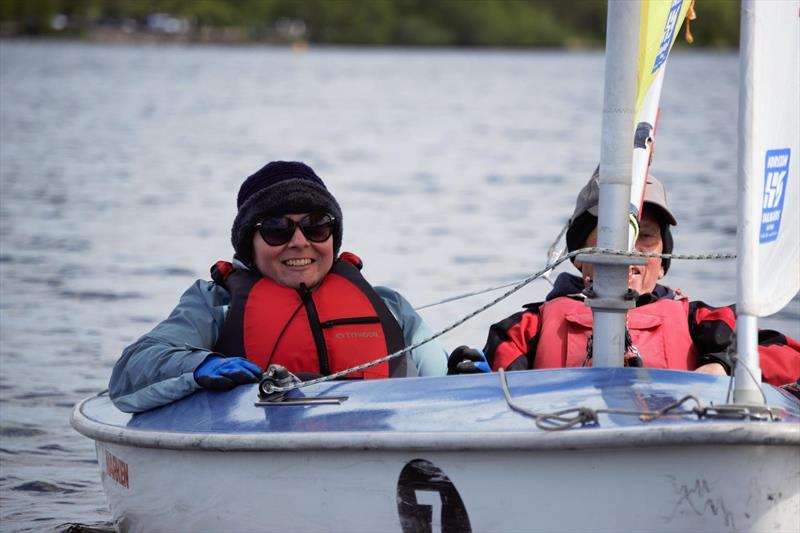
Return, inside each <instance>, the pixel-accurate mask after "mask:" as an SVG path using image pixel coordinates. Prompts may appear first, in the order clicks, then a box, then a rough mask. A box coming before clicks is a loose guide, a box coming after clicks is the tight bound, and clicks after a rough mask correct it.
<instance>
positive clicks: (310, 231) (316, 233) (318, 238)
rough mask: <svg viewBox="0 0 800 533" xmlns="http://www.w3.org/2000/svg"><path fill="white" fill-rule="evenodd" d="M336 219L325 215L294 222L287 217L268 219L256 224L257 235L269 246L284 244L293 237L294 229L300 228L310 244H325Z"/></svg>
mask: <svg viewBox="0 0 800 533" xmlns="http://www.w3.org/2000/svg"><path fill="white" fill-rule="evenodd" d="M335 222H336V219H335V218H333V217H332V216H331V215H329V214H327V213H313V214H310V215H306V216H304V217H303V218H301V219H300V220H299V221H298V222H295V221H294V220H292V219H291V218H288V217H268V218H265V219H264V220H262V221H261V222H259V223H258V224H256V228H258V233H259V234H260V235H261V238H262V239H264V242H265V243H267V244H269V245H270V246H280V245H282V244H286V243H287V242H289V241H290V240H292V237H293V236H294V230H295V228H300V231H301V232H302V233H303V235H304V236H305V238H306V239H308V240H309V241H311V242H325V241H327V240H328V239H330V237H331V233H333V225H334V223H335Z"/></svg>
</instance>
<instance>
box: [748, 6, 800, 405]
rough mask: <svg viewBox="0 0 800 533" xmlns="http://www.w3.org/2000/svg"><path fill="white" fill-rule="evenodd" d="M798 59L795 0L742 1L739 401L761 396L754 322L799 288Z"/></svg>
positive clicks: (799, 22) (799, 9) (799, 16)
mask: <svg viewBox="0 0 800 533" xmlns="http://www.w3.org/2000/svg"><path fill="white" fill-rule="evenodd" d="M798 54H800V0H757V1H756V0H742V16H741V41H740V46H739V55H740V66H739V169H738V185H739V196H738V217H739V218H738V221H739V223H738V228H737V251H738V260H737V269H738V276H737V280H738V284H737V297H736V306H737V309H736V310H737V313H738V320H737V325H736V342H737V355H738V361H739V363H738V364H737V368H736V370H735V372H736V386H735V389H734V400H735V401H736V402H737V403H753V402H758V401H760V398H761V392H760V390H759V388H758V387H759V382H760V381H761V369H760V366H761V365H760V362H759V353H758V344H757V342H758V317H760V316H766V315H770V314H772V313H775V312H776V311H779V310H780V309H781V308H782V307H784V306H785V305H786V304H787V303H788V302H789V300H791V299H792V297H794V295H795V294H797V291H798V289H800V179H798V161H797V157H798V155H800V154H798V152H799V151H800V150H798V145H799V144H800V64H799V63H798ZM742 366H743V367H744V368H741V367H742Z"/></svg>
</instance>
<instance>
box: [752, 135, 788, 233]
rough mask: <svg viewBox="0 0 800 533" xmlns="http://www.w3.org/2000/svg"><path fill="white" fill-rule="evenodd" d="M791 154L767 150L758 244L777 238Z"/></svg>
mask: <svg viewBox="0 0 800 533" xmlns="http://www.w3.org/2000/svg"><path fill="white" fill-rule="evenodd" d="M791 153H792V151H791V149H789V148H781V149H778V150H767V156H766V158H765V163H764V198H763V201H762V202H761V231H759V235H758V242H759V244H764V243H768V242H772V241H774V240H776V239H777V238H778V232H779V231H780V229H781V217H782V216H783V198H784V196H785V193H786V182H787V181H788V180H787V179H786V177H787V176H788V175H789V159H790V156H791Z"/></svg>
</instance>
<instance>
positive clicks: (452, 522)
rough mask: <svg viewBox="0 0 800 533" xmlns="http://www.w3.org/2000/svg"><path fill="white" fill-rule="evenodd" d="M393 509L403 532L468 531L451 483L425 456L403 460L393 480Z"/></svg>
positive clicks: (459, 501) (466, 518) (459, 498)
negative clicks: (398, 517)
mask: <svg viewBox="0 0 800 533" xmlns="http://www.w3.org/2000/svg"><path fill="white" fill-rule="evenodd" d="M397 512H398V514H399V515H400V527H401V528H402V530H403V533H417V532H419V531H441V533H470V532H471V531H472V527H471V526H470V523H469V516H468V515H467V509H466V507H464V502H463V501H462V500H461V496H460V495H459V494H458V491H457V490H456V487H455V485H453V482H452V481H450V478H449V477H447V475H445V473H444V472H442V470H441V469H440V468H439V467H437V466H436V465H434V464H433V463H431V462H430V461H426V460H425V459H414V460H412V461H409V462H408V463H406V465H405V466H404V467H403V470H402V471H401V472H400V478H399V479H398V480H397Z"/></svg>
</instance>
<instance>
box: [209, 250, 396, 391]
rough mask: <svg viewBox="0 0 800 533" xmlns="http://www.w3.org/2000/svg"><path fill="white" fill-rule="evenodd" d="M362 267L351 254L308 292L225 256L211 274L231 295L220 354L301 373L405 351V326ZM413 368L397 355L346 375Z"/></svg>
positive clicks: (338, 367)
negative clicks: (243, 267) (275, 365)
mask: <svg viewBox="0 0 800 533" xmlns="http://www.w3.org/2000/svg"><path fill="white" fill-rule="evenodd" d="M360 268H361V260H360V259H359V258H358V257H357V256H355V255H354V254H351V253H348V252H345V253H343V254H341V256H340V257H339V259H337V260H336V261H335V262H334V264H333V268H332V269H331V271H330V272H329V273H328V274H327V275H326V276H325V278H324V279H323V281H322V283H321V284H320V285H319V286H318V287H317V288H316V289H315V290H314V291H309V290H308V289H306V288H305V287H304V286H303V287H301V288H300V289H293V288H289V287H285V286H283V285H280V284H279V283H277V282H275V281H273V280H272V279H270V278H267V277H265V276H262V275H261V274H260V273H258V272H253V271H250V270H245V269H238V268H234V267H233V265H232V264H231V263H228V262H226V261H218V262H217V263H216V264H215V265H214V266H213V267H212V268H211V277H212V279H213V280H214V281H215V282H216V283H218V284H220V285H222V286H223V287H225V289H227V291H228V292H229V293H230V298H231V300H230V306H229V309H228V315H227V318H226V319H225V323H224V324H223V327H222V332H221V333H220V337H219V339H218V340H217V344H216V346H215V347H214V351H216V352H219V353H221V354H224V355H227V356H242V357H247V358H248V359H249V360H250V361H252V362H254V363H255V364H257V365H259V366H260V367H262V368H265V369H266V368H267V367H268V366H269V365H270V364H279V365H283V366H284V367H286V368H287V369H288V370H289V371H291V372H294V373H312V374H323V375H328V374H332V373H334V372H338V371H341V370H344V369H346V368H350V367H353V366H356V365H359V364H362V363H366V362H367V361H371V360H374V359H377V358H379V357H383V356H385V355H387V354H390V353H393V352H395V351H397V350H401V349H402V348H404V347H405V342H404V338H403V331H402V329H401V328H400V324H399V323H398V322H397V320H396V319H395V317H394V315H392V312H391V311H390V310H389V308H388V307H387V306H386V304H385V303H384V301H383V300H382V299H381V297H380V296H378V294H377V293H376V292H375V290H374V289H373V288H372V286H371V285H370V284H369V282H367V280H365V279H364V277H363V276H362V275H361V273H360V272H359V270H360ZM406 373H407V361H406V357H397V358H395V359H392V360H391V361H389V362H388V363H381V364H379V365H376V366H373V367H370V368H367V369H365V370H363V371H361V372H354V373H352V374H348V375H347V376H346V378H349V379H352V378H364V379H372V378H386V377H405V376H406Z"/></svg>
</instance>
